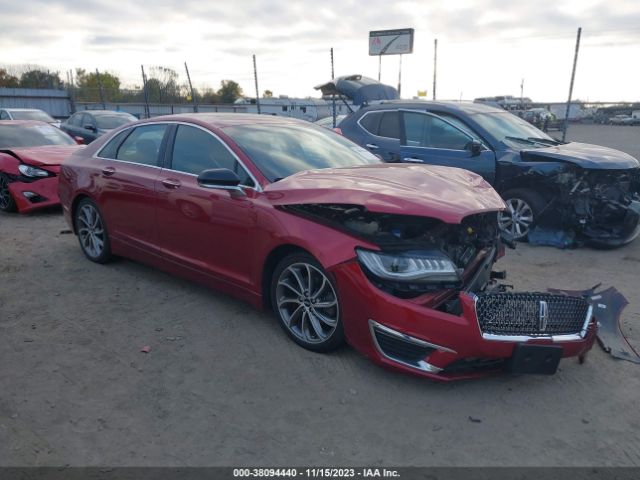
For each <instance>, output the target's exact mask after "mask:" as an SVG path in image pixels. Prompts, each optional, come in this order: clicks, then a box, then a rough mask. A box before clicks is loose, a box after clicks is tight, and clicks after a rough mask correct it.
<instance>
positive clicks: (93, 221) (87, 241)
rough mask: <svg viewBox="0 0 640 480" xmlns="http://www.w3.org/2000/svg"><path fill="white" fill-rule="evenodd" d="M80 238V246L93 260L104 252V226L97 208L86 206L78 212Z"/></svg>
mask: <svg viewBox="0 0 640 480" xmlns="http://www.w3.org/2000/svg"><path fill="white" fill-rule="evenodd" d="M77 218H78V225H77V228H78V237H79V238H80V245H81V246H82V249H83V250H84V251H85V253H86V254H87V255H88V256H89V257H91V258H98V257H99V256H100V255H102V252H104V241H105V233H104V225H103V224H102V218H100V214H99V213H98V210H97V209H96V207H94V206H93V205H91V204H85V205H83V206H82V207H81V208H80V211H79V212H78V216H77Z"/></svg>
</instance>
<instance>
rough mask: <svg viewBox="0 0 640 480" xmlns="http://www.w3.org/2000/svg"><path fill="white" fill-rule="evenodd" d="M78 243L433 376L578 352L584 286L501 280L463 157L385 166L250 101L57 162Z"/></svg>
mask: <svg viewBox="0 0 640 480" xmlns="http://www.w3.org/2000/svg"><path fill="white" fill-rule="evenodd" d="M59 194H60V199H61V202H62V205H63V208H64V213H65V216H66V218H67V220H68V221H69V223H70V225H71V226H72V227H73V230H74V232H75V233H76V234H77V235H78V237H79V240H80V246H81V248H82V250H83V252H84V254H85V255H86V256H87V257H88V258H89V259H90V260H92V261H94V262H98V263H104V262H107V261H108V260H109V259H110V258H111V256H112V255H121V256H124V257H129V258H133V259H136V260H139V261H142V262H145V263H149V264H151V265H154V266H156V267H159V268H162V269H163V270H166V271H168V272H171V273H174V274H176V275H180V276H183V277H187V278H190V279H193V280H195V281H199V282H202V283H204V284H206V285H209V286H211V287H213V288H216V289H219V290H222V291H224V292H227V293H228V294H231V295H234V296H236V297H240V298H242V299H244V300H246V301H249V302H250V303H252V304H253V305H255V306H256V307H258V308H268V309H273V311H274V312H275V313H276V315H277V317H278V318H279V320H280V323H281V325H282V327H283V328H284V330H285V331H286V332H287V334H288V335H289V336H290V337H291V339H293V341H295V342H296V343H298V344H299V345H301V346H303V347H305V348H308V349H310V350H314V351H320V352H322V351H328V350H331V349H334V348H336V347H338V346H339V345H340V344H342V343H343V341H344V340H346V341H347V342H348V343H349V344H351V345H352V346H353V347H354V348H356V349H357V350H359V351H360V352H362V353H364V354H365V355H367V356H368V357H369V358H371V359H372V360H373V361H375V362H376V363H379V364H382V365H384V366H387V367H392V368H395V369H399V370H402V371H405V372H410V373H414V374H418V375H423V376H427V377H431V378H437V379H443V380H448V379H454V378H468V377H473V376H477V375H480V374H486V373H489V372H496V371H501V370H508V371H512V372H521V373H553V372H555V370H556V368H557V365H558V362H559V361H560V358H561V357H569V356H576V355H583V354H584V353H586V351H588V350H589V349H590V348H591V346H592V344H593V340H594V337H595V335H594V333H595V324H594V321H593V319H592V316H591V310H590V308H589V306H588V304H587V302H586V300H585V299H583V298H576V297H569V296H564V295H551V294H547V293H522V292H520V293H510V292H506V291H505V290H506V288H505V287H504V286H502V285H500V284H499V283H497V281H496V278H499V277H502V275H501V274H500V272H492V266H493V264H494V263H495V261H496V260H497V258H498V257H500V256H501V255H502V254H503V247H502V243H501V238H500V235H499V233H498V225H497V212H498V211H499V210H501V209H502V208H504V203H503V202H502V200H501V199H500V196H499V195H498V194H497V193H496V192H495V191H494V190H493V189H492V188H491V187H490V186H489V185H488V184H487V183H486V182H485V181H484V180H482V178H481V177H479V176H477V175H475V174H472V173H470V172H467V171H465V170H460V169H454V168H446V167H428V166H424V165H410V164H384V163H382V162H381V161H379V160H378V158H377V157H375V156H373V155H371V154H370V153H368V152H367V151H365V150H363V149H362V148H360V147H358V146H357V145H355V144H353V143H351V142H350V141H349V140H347V139H345V138H343V137H341V136H340V135H338V134H336V133H334V132H332V131H330V130H327V129H324V128H321V127H317V126H314V125H312V124H309V123H306V122H302V121H297V120H292V119H286V118H281V117H271V116H256V115H248V114H194V115H180V116H167V117H158V118H154V119H152V120H146V121H140V122H137V123H134V124H129V125H127V126H125V127H122V128H121V129H120V130H118V131H116V132H114V133H112V134H110V135H108V136H106V137H105V138H101V139H99V140H97V141H96V142H94V143H92V144H91V145H90V146H89V147H87V148H86V149H84V150H83V151H81V152H78V153H76V154H75V155H73V156H72V157H71V158H70V159H69V160H68V161H66V162H64V164H63V166H62V171H61V177H60V190H59Z"/></svg>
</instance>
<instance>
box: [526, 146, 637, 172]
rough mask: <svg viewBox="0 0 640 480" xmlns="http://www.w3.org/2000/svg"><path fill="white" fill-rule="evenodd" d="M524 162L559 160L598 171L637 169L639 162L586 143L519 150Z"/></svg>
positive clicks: (610, 149) (617, 152)
mask: <svg viewBox="0 0 640 480" xmlns="http://www.w3.org/2000/svg"><path fill="white" fill-rule="evenodd" d="M520 154H521V156H522V159H523V160H524V161H535V160H545V161H548V160H560V161H563V162H570V163H573V164H575V165H578V166H579V167H582V168H589V169H598V170H622V169H627V168H638V167H640V162H638V160H636V159H635V158H634V157H632V156H631V155H629V154H626V153H624V152H621V151H620V150H615V149H613V148H607V147H601V146H600V145H591V144H588V143H578V142H571V143H567V144H564V145H557V146H553V147H545V148H532V149H526V150H521V151H520Z"/></svg>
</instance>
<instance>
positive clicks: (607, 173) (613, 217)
mask: <svg viewBox="0 0 640 480" xmlns="http://www.w3.org/2000/svg"><path fill="white" fill-rule="evenodd" d="M552 181H553V183H554V184H555V186H556V188H555V189H554V190H555V196H554V197H553V198H552V200H551V202H550V203H549V205H548V206H547V208H545V212H544V214H543V215H542V216H541V220H540V223H541V224H543V225H547V224H548V225H550V226H553V227H555V228H567V227H571V228H573V229H574V230H575V231H576V233H578V234H579V236H582V237H585V238H584V240H586V241H587V242H589V241H594V242H601V243H602V245H605V246H606V245H610V246H616V245H619V244H621V242H622V243H626V242H628V241H631V240H632V239H633V238H635V236H636V235H637V234H638V233H640V227H639V224H640V169H633V170H622V171H620V170H583V169H574V170H573V171H569V172H564V173H560V174H557V175H555V176H554V177H552ZM551 212H553V213H551ZM549 213H551V214H549ZM558 213H559V215H558Z"/></svg>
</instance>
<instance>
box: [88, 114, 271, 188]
mask: <svg viewBox="0 0 640 480" xmlns="http://www.w3.org/2000/svg"><path fill="white" fill-rule="evenodd" d="M145 125H186V126H188V127H195V128H199V129H200V130H202V131H204V132H206V133H208V134H209V135H211V136H213V137H214V138H215V139H216V140H218V141H219V142H220V143H221V144H222V145H224V147H225V148H226V149H227V150H228V151H229V153H230V154H231V156H233V158H235V159H236V161H237V162H238V163H239V164H240V166H241V167H242V169H243V170H244V171H245V173H246V174H247V175H248V176H249V178H251V180H253V183H254V184H255V187H251V186H249V185H239V186H238V187H240V188H249V189H252V190H255V191H256V192H262V186H261V185H260V183H259V182H258V180H257V179H256V177H255V176H254V175H253V174H252V173H251V172H250V171H249V169H248V168H247V167H246V165H245V164H244V162H243V161H242V160H241V159H240V158H239V157H238V155H236V153H235V152H234V151H233V150H231V148H229V145H227V143H226V142H225V141H223V140H222V139H221V138H220V137H219V136H218V135H216V134H215V133H213V132H212V131H210V130H208V129H206V128H204V127H202V126H200V125H196V124H194V123H188V122H183V121H178V120H169V121H162V122H147V123H136V124H135V125H129V126H127V127H125V128H123V129H122V130H120V131H119V132H118V133H116V134H115V135H114V136H113V137H112V139H113V138H115V137H116V135H119V134H120V133H122V132H124V131H126V130H130V129H132V128H137V127H142V126H145ZM108 144H109V142H106V143H105V144H104V145H103V146H102V147H100V149H99V150H97V151H96V153H94V154H93V155H92V156H91V157H92V158H99V159H101V160H112V161H116V162H122V163H128V164H129V165H143V166H145V167H152V168H159V169H161V170H167V171H169V172H176V173H181V174H183V175H191V176H193V177H196V178H197V177H198V175H196V174H194V173H189V172H183V171H181V170H174V169H172V168H165V167H159V166H157V165H145V164H144V163H137V162H127V161H126V160H119V159H117V158H108V157H101V156H100V152H102V151H103V150H104V149H105V148H106V146H107V145H108ZM209 188H212V187H209ZM216 188H217V187H216ZM220 188H222V187H220Z"/></svg>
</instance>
